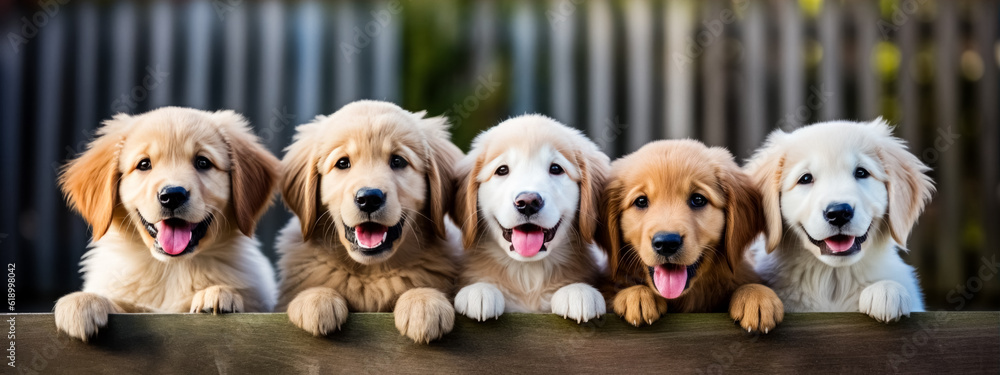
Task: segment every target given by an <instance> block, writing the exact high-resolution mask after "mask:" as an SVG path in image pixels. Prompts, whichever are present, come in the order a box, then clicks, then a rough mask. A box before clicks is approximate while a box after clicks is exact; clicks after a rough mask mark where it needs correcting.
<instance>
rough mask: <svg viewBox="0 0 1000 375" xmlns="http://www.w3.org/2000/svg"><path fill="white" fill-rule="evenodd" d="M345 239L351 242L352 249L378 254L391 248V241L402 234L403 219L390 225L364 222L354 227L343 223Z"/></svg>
mask: <svg viewBox="0 0 1000 375" xmlns="http://www.w3.org/2000/svg"><path fill="white" fill-rule="evenodd" d="M344 233H345V234H346V235H347V241H349V242H350V243H351V244H353V245H354V246H353V248H354V249H353V250H354V251H357V252H360V253H362V254H364V255H378V254H381V253H383V252H385V251H388V250H391V249H392V243H393V242H395V241H396V240H397V239H399V238H400V237H401V236H402V234H403V220H399V223H396V225H393V226H391V227H388V226H385V225H382V224H379V223H373V222H364V223H361V224H358V225H355V226H354V227H349V226H347V225H344Z"/></svg>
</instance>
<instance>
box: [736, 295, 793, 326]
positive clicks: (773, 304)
mask: <svg viewBox="0 0 1000 375" xmlns="http://www.w3.org/2000/svg"><path fill="white" fill-rule="evenodd" d="M729 316H731V317H733V320H736V321H737V322H739V323H740V326H741V327H743V329H745V330H747V332H752V331H757V332H764V333H768V332H770V331H771V330H772V329H774V327H776V326H777V325H778V323H781V320H782V319H784V318H785V304H783V303H781V299H780V298H778V295H777V294H775V293H774V291H773V290H771V288H768V287H766V286H763V285H760V284H746V285H743V286H740V287H739V288H737V289H736V292H733V297H732V298H731V299H730V300H729Z"/></svg>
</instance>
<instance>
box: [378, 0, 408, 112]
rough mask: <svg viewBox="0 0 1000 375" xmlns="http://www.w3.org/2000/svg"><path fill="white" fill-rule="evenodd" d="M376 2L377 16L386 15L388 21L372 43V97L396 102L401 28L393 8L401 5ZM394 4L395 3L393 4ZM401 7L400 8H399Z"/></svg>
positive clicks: (398, 15)
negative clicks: (373, 57) (373, 68)
mask: <svg viewBox="0 0 1000 375" xmlns="http://www.w3.org/2000/svg"><path fill="white" fill-rule="evenodd" d="M375 4H376V9H375V11H376V12H379V14H380V16H379V17H384V16H385V15H388V17H389V18H388V22H385V23H384V24H383V26H382V31H381V34H379V36H378V37H376V38H374V40H373V41H372V45H373V46H374V48H375V51H374V52H375V61H374V67H375V70H374V72H373V73H372V75H371V76H372V79H373V80H374V82H373V83H372V87H374V89H375V90H374V91H373V92H372V97H373V98H375V99H379V100H385V101H389V102H398V101H399V99H400V98H401V95H400V91H399V79H400V74H399V73H400V71H401V69H400V66H399V62H400V55H401V53H400V52H401V50H402V48H401V46H402V42H401V38H402V32H403V28H402V27H401V25H400V24H401V22H402V20H401V19H400V17H402V15H401V14H396V11H395V10H394V9H395V8H393V7H402V5H400V4H399V2H398V1H392V0H390V1H379V2H377V3H375ZM393 4H395V5H393ZM400 9H401V8H400Z"/></svg>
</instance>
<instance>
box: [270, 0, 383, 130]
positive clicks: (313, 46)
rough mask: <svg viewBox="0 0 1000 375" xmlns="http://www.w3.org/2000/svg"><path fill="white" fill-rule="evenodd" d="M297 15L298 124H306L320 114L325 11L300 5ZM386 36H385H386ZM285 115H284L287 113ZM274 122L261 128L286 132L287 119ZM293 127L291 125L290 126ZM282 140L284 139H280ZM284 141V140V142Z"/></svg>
mask: <svg viewBox="0 0 1000 375" xmlns="http://www.w3.org/2000/svg"><path fill="white" fill-rule="evenodd" d="M297 7H298V9H297V10H296V12H295V22H293V23H292V24H293V27H294V28H295V51H293V55H294V56H295V70H294V74H295V95H294V97H295V118H294V120H295V121H298V122H306V121H309V120H310V119H312V118H313V117H316V115H318V114H320V113H319V106H320V104H319V100H320V98H321V96H320V95H321V94H322V89H321V87H320V83H321V82H322V80H320V79H318V78H319V77H322V75H321V74H320V73H321V66H322V58H323V33H322V30H323V19H322V14H323V13H322V7H321V6H320V4H319V3H318V2H317V1H315V0H307V1H304V2H301V3H299V4H297ZM383 36H384V35H383ZM285 104H287V103H285ZM284 112H285V111H282V113H284ZM274 117H275V116H271V118H268V119H267V122H265V123H262V124H260V126H261V127H262V128H267V129H269V130H271V131H272V133H276V134H277V133H279V132H283V130H284V129H285V127H286V124H284V122H285V119H284V118H274ZM287 125H291V124H287ZM281 138H283V137H281ZM282 140H283V141H284V139H282Z"/></svg>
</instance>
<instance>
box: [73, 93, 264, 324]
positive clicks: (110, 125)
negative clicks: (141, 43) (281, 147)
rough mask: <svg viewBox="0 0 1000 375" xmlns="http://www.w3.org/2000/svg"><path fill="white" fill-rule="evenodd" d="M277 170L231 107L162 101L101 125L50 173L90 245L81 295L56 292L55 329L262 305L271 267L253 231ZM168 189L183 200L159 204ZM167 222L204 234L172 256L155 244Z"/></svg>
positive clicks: (260, 307)
mask: <svg viewBox="0 0 1000 375" xmlns="http://www.w3.org/2000/svg"><path fill="white" fill-rule="evenodd" d="M199 163H200V164H199ZM147 167H148V168H147ZM277 167H278V160H277V159H276V158H275V157H274V156H273V155H271V154H270V153H269V152H268V151H267V150H266V149H264V147H262V146H261V145H260V143H259V142H258V140H257V137H256V136H254V135H253V133H252V132H251V131H250V128H249V126H248V124H247V121H246V120H245V119H243V117H242V116H240V115H238V114H236V113H234V112H232V111H221V112H214V113H212V112H204V111H199V110H195V109H187V108H176V107H167V108H161V109H157V110H154V111H150V112H148V113H145V114H141V115H137V116H128V115H124V114H120V115H117V116H115V117H114V118H113V119H112V120H108V121H106V122H105V123H104V126H103V127H102V128H101V129H100V130H99V131H98V136H97V138H96V139H95V140H94V141H93V142H92V143H91V144H90V146H89V147H88V149H87V151H86V152H84V153H83V154H82V155H80V156H79V157H78V158H76V159H74V160H73V161H71V162H70V163H69V165H67V166H66V168H65V169H64V170H63V172H62V174H61V176H60V179H59V182H60V185H61V187H62V190H63V192H64V193H65V194H66V197H67V199H68V201H69V203H70V205H71V206H72V207H73V208H74V209H75V210H76V211H78V212H79V213H80V214H81V215H82V216H83V217H84V219H86V220H87V222H88V223H89V224H90V226H91V227H92V228H93V241H92V242H91V244H90V250H89V251H88V252H87V253H86V254H85V255H84V256H83V261H82V262H81V265H82V270H81V272H82V273H83V279H84V285H83V291H82V292H76V293H73V294H69V295H67V296H65V297H63V298H60V299H59V301H58V302H57V303H56V306H55V318H56V326H57V327H58V328H59V330H61V331H63V332H66V333H68V334H69V335H70V336H73V337H76V338H79V339H82V340H84V341H86V340H87V339H88V338H89V337H91V336H93V335H94V334H95V333H97V330H98V329H99V328H101V327H103V326H105V325H106V323H107V316H108V314H109V313H124V312H171V313H179V312H202V311H205V312H216V313H218V312H242V311H248V312H250V311H270V310H271V309H272V307H273V306H274V303H275V298H276V287H275V282H274V270H273V269H272V268H271V264H270V262H268V260H267V258H265V257H264V255H263V254H261V253H260V251H259V249H258V247H259V243H258V242H257V241H256V240H255V239H253V238H252V236H253V230H254V227H255V225H256V222H257V219H258V218H259V217H260V215H261V214H262V213H263V211H264V209H265V208H266V207H267V206H268V205H269V204H270V202H271V198H272V196H273V192H274V186H275V185H276V183H277ZM166 187H180V188H183V189H185V190H186V191H187V193H188V194H189V197H188V198H187V199H186V202H185V203H183V204H182V205H180V206H179V207H176V208H173V209H170V208H167V207H166V206H164V205H163V204H162V203H161V199H162V198H161V192H162V191H163V190H164V188H166ZM168 219H169V220H173V221H174V222H179V221H180V220H183V222H185V223H191V225H194V223H201V224H199V225H204V227H203V229H204V236H203V237H201V238H200V239H198V238H196V237H197V236H198V234H193V235H192V236H193V238H192V240H191V241H190V242H189V243H188V244H189V245H188V246H187V248H185V249H184V251H183V252H181V253H178V254H173V255H171V254H170V252H168V251H164V250H163V249H164V247H163V242H162V241H164V239H163V238H162V237H163V235H162V234H163V225H166V224H164V223H166V222H167V220H168ZM144 221H145V222H144ZM147 228H150V229H147ZM156 228H159V230H157V229H156ZM158 237H159V238H158Z"/></svg>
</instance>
